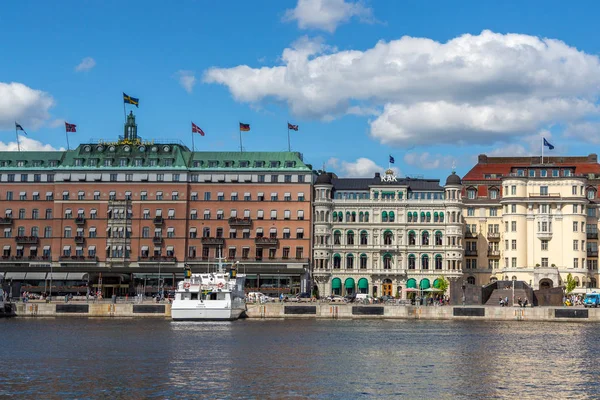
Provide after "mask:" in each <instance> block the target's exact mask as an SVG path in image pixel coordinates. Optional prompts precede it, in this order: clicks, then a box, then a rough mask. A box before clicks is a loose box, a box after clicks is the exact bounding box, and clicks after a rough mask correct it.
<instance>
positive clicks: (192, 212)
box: [190, 209, 198, 215]
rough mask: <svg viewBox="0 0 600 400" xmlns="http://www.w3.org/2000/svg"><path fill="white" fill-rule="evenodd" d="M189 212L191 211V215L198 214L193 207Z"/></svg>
mask: <svg viewBox="0 0 600 400" xmlns="http://www.w3.org/2000/svg"><path fill="white" fill-rule="evenodd" d="M190 213H191V214H192V215H196V214H198V210H196V209H193V210H192V211H191V212H190Z"/></svg>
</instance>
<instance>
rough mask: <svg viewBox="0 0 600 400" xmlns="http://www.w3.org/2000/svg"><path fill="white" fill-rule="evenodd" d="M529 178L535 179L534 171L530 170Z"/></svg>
mask: <svg viewBox="0 0 600 400" xmlns="http://www.w3.org/2000/svg"><path fill="white" fill-rule="evenodd" d="M529 177H530V178H535V170H534V169H530V170H529Z"/></svg>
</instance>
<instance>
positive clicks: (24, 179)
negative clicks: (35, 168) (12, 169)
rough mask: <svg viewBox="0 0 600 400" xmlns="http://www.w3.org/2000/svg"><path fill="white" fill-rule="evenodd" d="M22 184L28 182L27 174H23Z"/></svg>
mask: <svg viewBox="0 0 600 400" xmlns="http://www.w3.org/2000/svg"><path fill="white" fill-rule="evenodd" d="M21 182H27V174H21Z"/></svg>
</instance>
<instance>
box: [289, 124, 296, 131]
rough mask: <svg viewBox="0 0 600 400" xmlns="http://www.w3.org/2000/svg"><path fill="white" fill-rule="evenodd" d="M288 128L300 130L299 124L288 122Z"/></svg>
mask: <svg viewBox="0 0 600 400" xmlns="http://www.w3.org/2000/svg"><path fill="white" fill-rule="evenodd" d="M288 129H291V130H293V131H297V130H298V125H292V124H290V123H289V122H288Z"/></svg>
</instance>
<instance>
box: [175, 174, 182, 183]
mask: <svg viewBox="0 0 600 400" xmlns="http://www.w3.org/2000/svg"><path fill="white" fill-rule="evenodd" d="M180 176H181V175H180V174H173V182H179V177H180Z"/></svg>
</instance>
